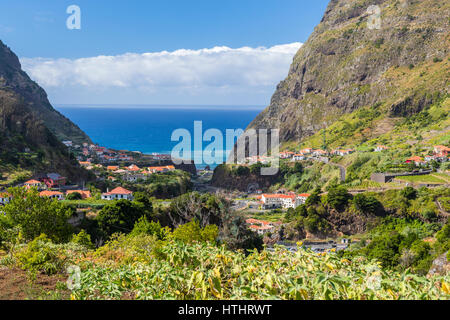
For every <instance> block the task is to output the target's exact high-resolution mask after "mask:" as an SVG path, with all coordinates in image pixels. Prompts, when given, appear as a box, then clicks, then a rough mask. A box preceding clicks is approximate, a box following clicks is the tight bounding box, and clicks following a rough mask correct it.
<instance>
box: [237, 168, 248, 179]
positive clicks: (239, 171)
mask: <svg viewBox="0 0 450 320" xmlns="http://www.w3.org/2000/svg"><path fill="white" fill-rule="evenodd" d="M236 174H237V175H238V176H240V177H242V176H248V175H249V174H250V168H248V167H245V166H239V167H237V169H236Z"/></svg>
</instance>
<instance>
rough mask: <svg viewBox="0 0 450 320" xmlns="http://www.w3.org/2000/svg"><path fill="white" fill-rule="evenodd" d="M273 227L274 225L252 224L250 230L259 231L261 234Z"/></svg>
mask: <svg viewBox="0 0 450 320" xmlns="http://www.w3.org/2000/svg"><path fill="white" fill-rule="evenodd" d="M273 228H274V226H256V225H253V226H250V230H251V231H253V232H256V233H258V234H259V235H260V236H262V235H264V234H266V233H268V232H270V231H271V230H272V229H273Z"/></svg>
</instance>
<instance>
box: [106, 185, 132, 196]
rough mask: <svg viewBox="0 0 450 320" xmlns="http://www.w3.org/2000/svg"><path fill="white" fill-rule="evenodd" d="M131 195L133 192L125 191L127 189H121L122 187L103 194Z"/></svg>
mask: <svg viewBox="0 0 450 320" xmlns="http://www.w3.org/2000/svg"><path fill="white" fill-rule="evenodd" d="M132 193H133V192H132V191H130V190H127V189H125V188H122V187H117V188H115V189H114V190H112V191H110V192H107V193H105V194H107V195H112V194H132Z"/></svg>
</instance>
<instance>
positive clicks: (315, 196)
mask: <svg viewBox="0 0 450 320" xmlns="http://www.w3.org/2000/svg"><path fill="white" fill-rule="evenodd" d="M321 193H322V190H321V188H320V187H317V188H316V189H314V192H313V193H312V194H311V195H310V196H309V197H308V198H307V199H306V202H305V205H306V206H307V207H309V206H313V205H316V204H319V203H320V194H321Z"/></svg>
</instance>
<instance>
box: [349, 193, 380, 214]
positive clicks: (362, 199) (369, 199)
mask: <svg viewBox="0 0 450 320" xmlns="http://www.w3.org/2000/svg"><path fill="white" fill-rule="evenodd" d="M353 204H354V206H355V208H356V209H357V210H358V211H360V212H362V213H376V212H377V210H379V209H380V208H381V203H380V201H378V199H377V198H375V197H374V196H373V195H365V194H363V193H360V194H357V195H355V196H354V197H353Z"/></svg>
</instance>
